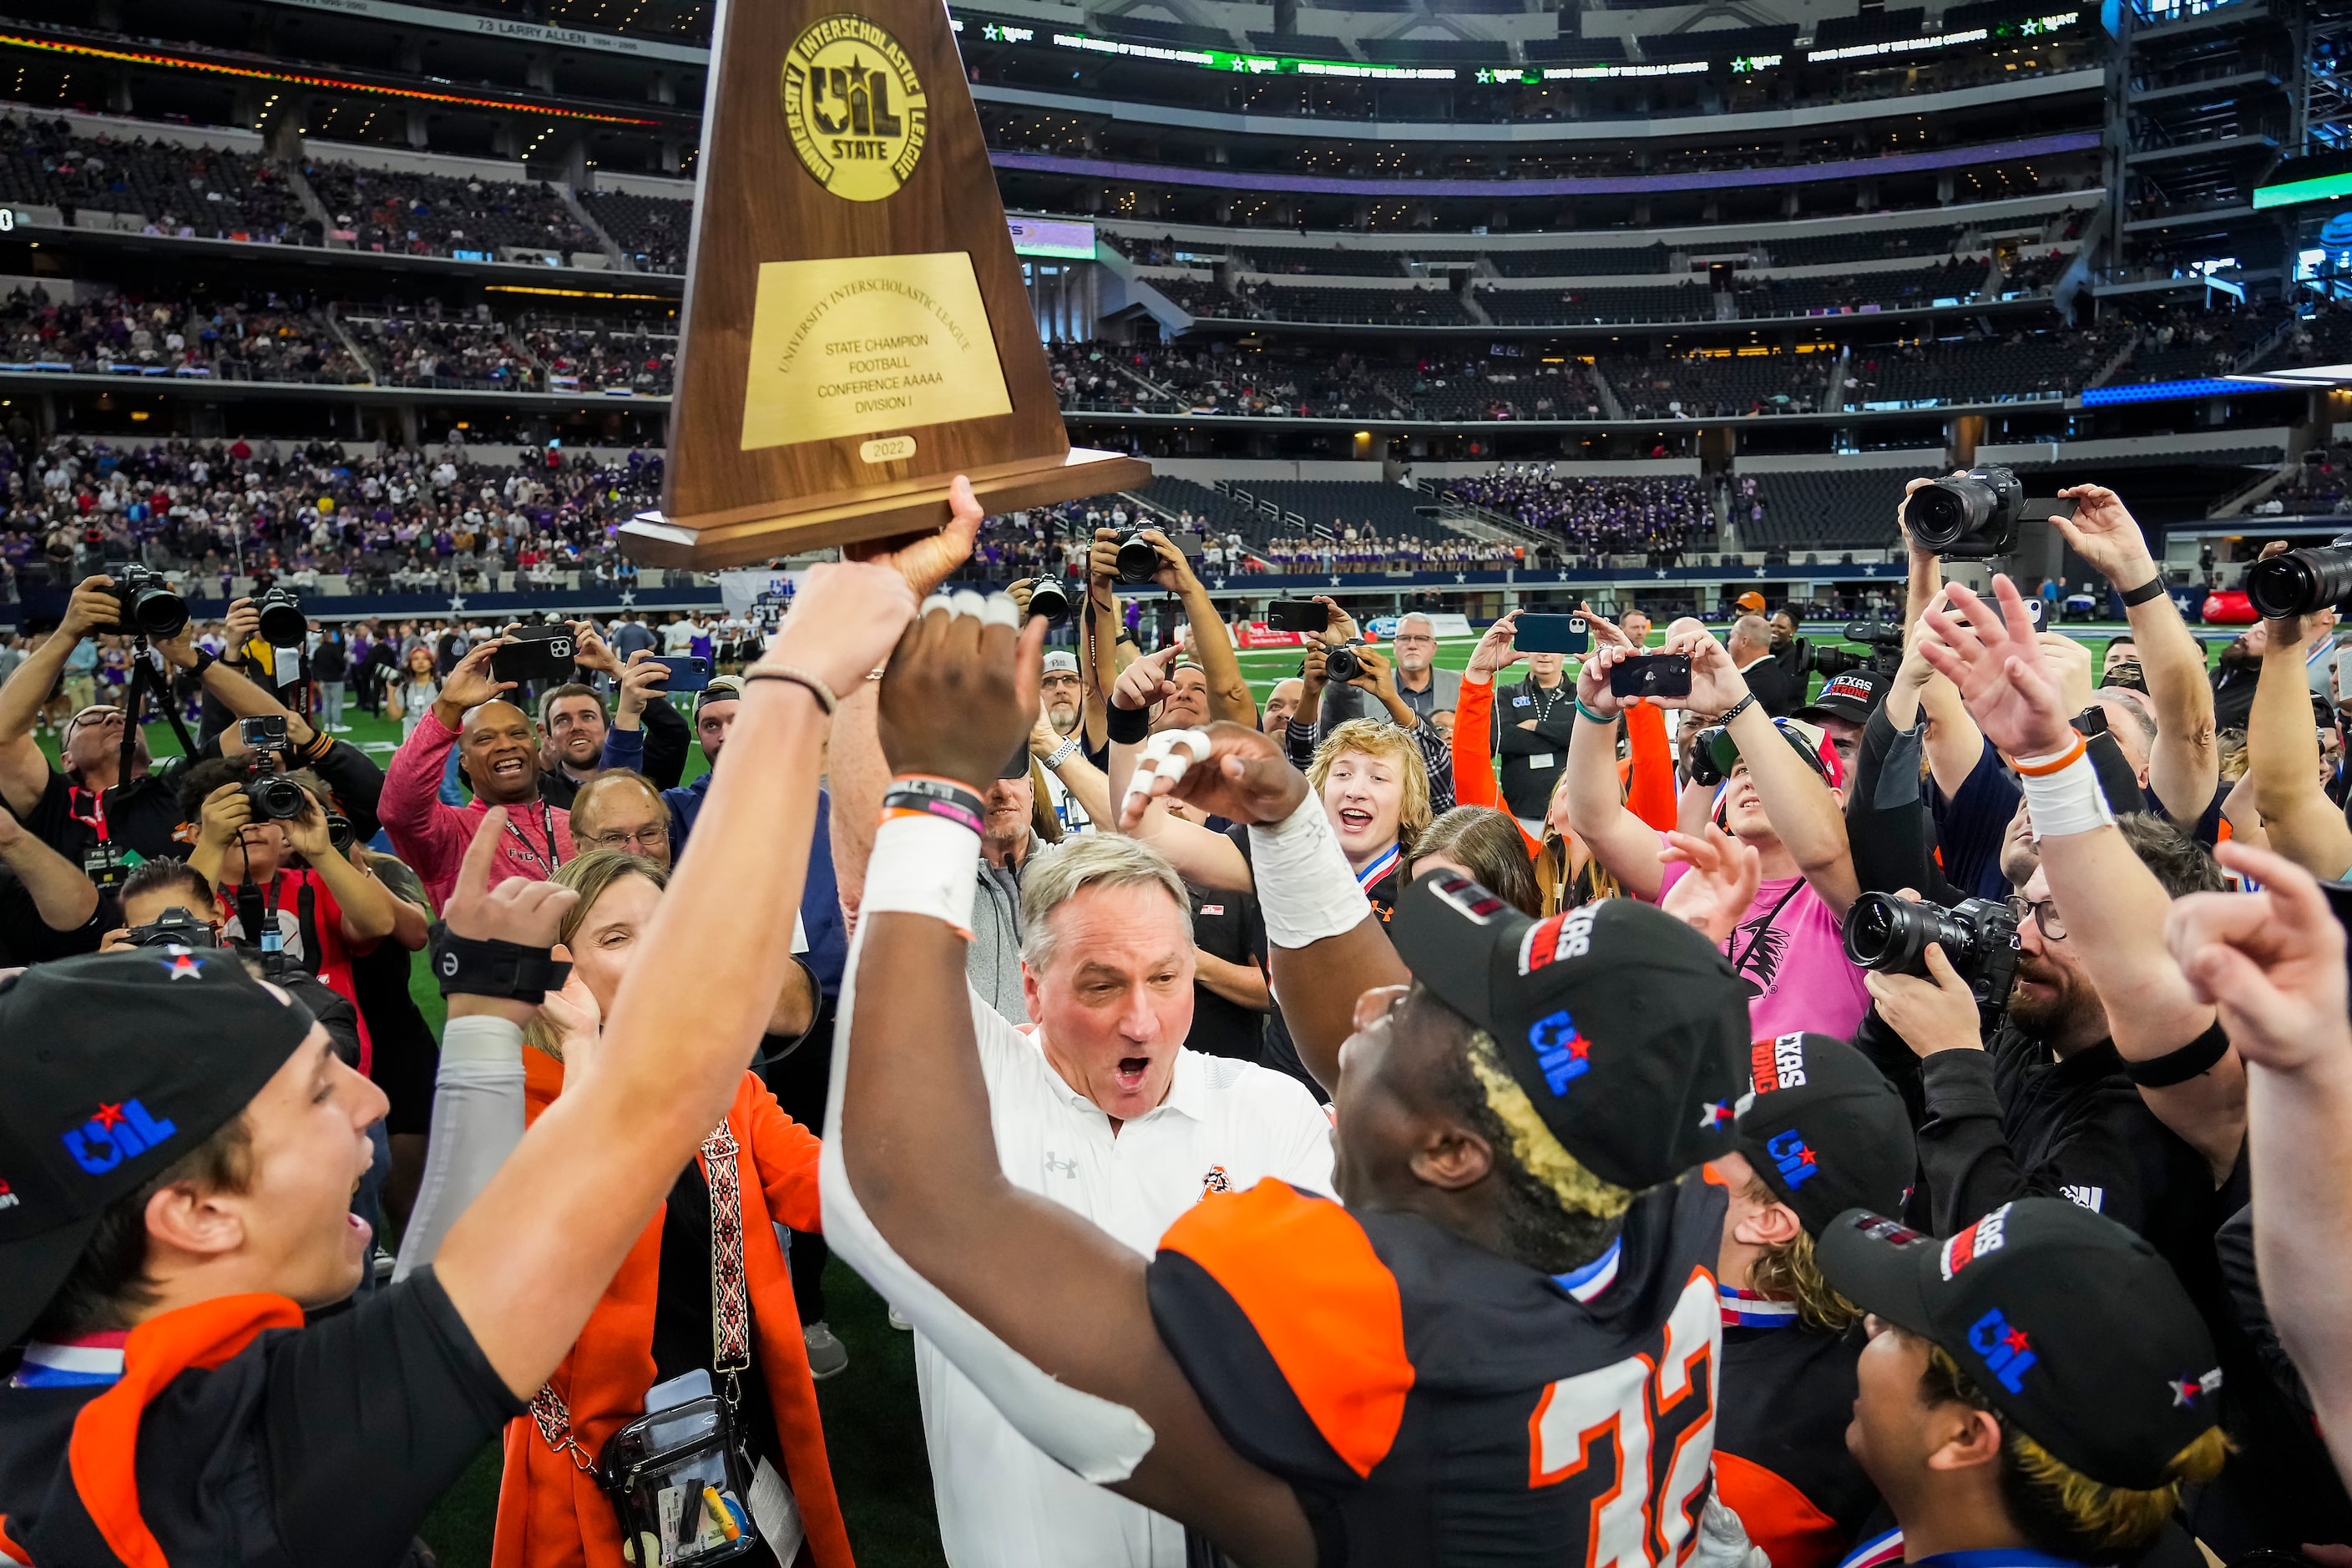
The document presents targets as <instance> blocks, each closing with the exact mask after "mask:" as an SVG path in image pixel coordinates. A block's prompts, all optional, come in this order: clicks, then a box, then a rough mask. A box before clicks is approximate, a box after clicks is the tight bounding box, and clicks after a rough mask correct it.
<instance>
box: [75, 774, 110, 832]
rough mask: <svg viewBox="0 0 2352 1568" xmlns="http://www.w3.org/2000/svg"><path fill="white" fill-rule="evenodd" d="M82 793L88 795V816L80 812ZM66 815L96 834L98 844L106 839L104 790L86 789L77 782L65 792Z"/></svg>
mask: <svg viewBox="0 0 2352 1568" xmlns="http://www.w3.org/2000/svg"><path fill="white" fill-rule="evenodd" d="M84 795H88V796H89V816H83V815H82V814H81V797H82V796H84ZM66 815H67V816H70V817H72V818H73V819H74V820H75V821H76V822H79V823H80V824H81V825H82V826H85V827H87V828H89V830H90V831H91V832H92V833H95V834H97V835H98V841H99V842H100V844H104V843H106V842H107V841H108V839H107V832H106V792H105V791H104V790H102V789H87V790H86V789H84V788H82V787H81V785H79V784H76V785H74V786H73V787H72V788H71V789H68V791H67V792H66Z"/></svg>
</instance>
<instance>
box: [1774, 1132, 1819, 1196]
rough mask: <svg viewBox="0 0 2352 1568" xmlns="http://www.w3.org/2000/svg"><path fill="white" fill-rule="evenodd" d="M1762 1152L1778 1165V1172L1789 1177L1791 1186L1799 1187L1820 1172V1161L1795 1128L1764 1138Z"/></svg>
mask: <svg viewBox="0 0 2352 1568" xmlns="http://www.w3.org/2000/svg"><path fill="white" fill-rule="evenodd" d="M1764 1152H1766V1153H1767V1154H1769V1155H1771V1156H1772V1163H1774V1164H1776V1165H1778V1166H1780V1174H1782V1175H1783V1176H1786V1177H1787V1178H1788V1179H1789V1185H1790V1186H1791V1187H1801V1186H1803V1185H1804V1184H1806V1183H1807V1182H1810V1181H1811V1180H1812V1179H1813V1178H1814V1177H1815V1176H1817V1175H1819V1174H1820V1173H1821V1169H1822V1167H1821V1162H1820V1160H1819V1159H1817V1158H1816V1157H1815V1156H1814V1154H1813V1152H1812V1150H1811V1149H1810V1148H1808V1147H1807V1146H1806V1144H1805V1140H1804V1135H1803V1134H1801V1133H1800V1132H1799V1131H1797V1130H1796V1129H1795V1128H1793V1127H1791V1128H1790V1129H1789V1130H1788V1131H1786V1132H1776V1133H1774V1134H1773V1135H1772V1136H1771V1137H1770V1138H1769V1139H1768V1140H1766V1142H1765V1144H1764Z"/></svg>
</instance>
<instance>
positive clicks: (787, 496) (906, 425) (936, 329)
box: [621, 0, 1151, 569]
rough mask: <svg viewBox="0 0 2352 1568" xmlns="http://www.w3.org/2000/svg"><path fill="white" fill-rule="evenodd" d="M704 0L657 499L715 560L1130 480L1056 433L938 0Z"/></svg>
mask: <svg viewBox="0 0 2352 1568" xmlns="http://www.w3.org/2000/svg"><path fill="white" fill-rule="evenodd" d="M841 4H842V0H767V3H763V4H756V5H755V4H749V3H746V0H721V5H720V6H719V16H718V17H717V20H716V24H715V30H714V35H713V45H714V48H713V63H712V68H711V71H710V88H709V100H708V101H707V103H706V105H705V108H704V113H703V122H702V123H703V131H702V151H701V153H700V155H699V156H698V159H697V161H696V179H695V204H694V236H693V241H692V246H691V249H690V251H689V253H688V261H687V288H686V303H685V308H684V311H683V317H682V324H681V326H680V329H679V352H678V363H677V392H676V395H675V397H674V399H673V401H672V403H671V407H670V436H669V462H668V466H667V470H666V478H667V488H666V489H665V491H664V493H663V497H662V503H663V504H662V510H660V511H659V512H646V513H642V514H640V515H639V516H637V517H636V518H635V519H633V520H632V521H630V522H629V523H628V524H627V525H626V526H625V527H624V528H623V529H622V531H621V537H622V541H623V542H624V545H625V548H626V549H627V551H628V552H629V553H630V554H631V555H634V556H635V557H636V558H637V559H639V560H641V561H646V562H650V563H654V564H656V565H661V566H684V567H693V568H698V569H710V568H715V567H719V566H728V565H737V564H741V563H748V562H755V561H765V560H768V559H770V558H772V557H774V556H778V555H783V554H789V553H792V552H797V551H803V550H812V549H817V548H821V547H823V546H825V545H831V544H844V543H850V542H856V541H860V540H868V539H879V538H886V537H889V536H893V535H899V534H906V533H912V532H920V531H928V530H929V529H933V528H936V527H938V526H939V525H940V524H941V523H944V522H945V521H947V519H948V506H947V489H948V483H949V481H950V479H952V478H953V477H954V476H955V475H957V474H966V475H969V476H970V477H971V481H972V488H973V489H974V490H975V491H976V492H977V494H978V495H979V498H980V502H981V505H982V507H983V508H985V509H986V510H989V511H990V512H992V513H994V512H1004V511H1012V510H1018V509H1020V508H1023V507H1030V506H1043V505H1046V504H1048V503H1050V502H1053V501H1057V500H1076V499H1077V498H1079V497H1082V496H1090V495H1099V494H1102V493H1103V492H1105V491H1107V490H1115V489H1128V488H1131V487H1133V486H1136V485H1139V484H1142V483H1145V482H1147V481H1148V480H1149V479H1150V472H1151V471H1150V468H1149V467H1148V466H1147V465H1145V464H1144V463H1143V462H1141V461H1140V460H1139V459H1136V458H1128V457H1124V456H1120V455H1118V454H1115V453H1109V452H1093V451H1087V450H1083V449H1074V448H1073V447H1071V446H1070V443H1069V437H1067V435H1066V433H1065V432H1064V430H1063V428H1062V416H1061V410H1060V408H1059V406H1058V405H1056V403H1055V397H1054V388H1053V382H1052V379H1051V377H1050V375H1049V374H1048V372H1047V368H1046V363H1045V349H1044V346H1043V345H1042V344H1040V343H1039V342H1038V340H1037V332H1036V329H1035V326H1034V322H1033V319H1032V316H1031V312H1030V309H1029V300H1028V295H1027V291H1026V290H1025V289H1024V287H1023V284H1022V278H1021V264H1020V261H1019V259H1018V258H1016V257H1015V256H1014V255H1013V242H1012V238H1011V236H1010V235H1009V233H1008V232H1007V229H1006V227H1005V222H1004V209H1003V205H1002V203H1001V202H1000V201H999V199H998V197H997V192H996V180H995V175H994V174H993V173H992V171H991V169H990V167H989V163H988V150H987V148H986V146H985V145H984V144H983V142H982V140H981V132H980V121H979V117H978V116H977V115H976V114H975V113H974V112H973V110H972V106H971V93H970V91H969V90H968V89H967V88H966V85H965V81H964V75H963V67H962V61H961V58H960V57H959V56H958V54H957V51H956V44H955V34H954V32H953V31H952V30H951V28H950V26H949V23H948V16H947V12H946V10H945V8H944V7H942V6H940V5H938V4H937V3H936V0H931V3H929V4H924V3H921V0H856V8H855V9H847V10H845V9H841V8H840V5H841Z"/></svg>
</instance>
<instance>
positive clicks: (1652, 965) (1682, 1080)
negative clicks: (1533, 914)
mask: <svg viewBox="0 0 2352 1568" xmlns="http://www.w3.org/2000/svg"><path fill="white" fill-rule="evenodd" d="M1389 929H1390V934H1391V936H1392V937H1393V938H1394V940H1395V942H1396V949H1397V952H1398V953H1399V955H1400V956H1402V958H1403V960H1404V962H1405V967H1407V968H1408V969H1410V970H1412V975H1413V978H1414V979H1415V980H1418V981H1419V982H1421V984H1423V985H1425V986H1427V987H1428V988H1429V990H1430V991H1431V992H1432V993H1433V994H1435V995H1436V997H1437V998H1438V1000H1439V1001H1441V1002H1444V1004H1445V1005H1447V1006H1449V1007H1451V1008H1453V1009H1454V1011H1455V1012H1457V1013H1459V1014H1461V1015H1462V1016H1464V1017H1465V1018H1468V1019H1469V1020H1470V1021H1471V1022H1472V1023H1473V1024H1475V1025H1477V1026H1479V1027H1480V1028H1482V1029H1484V1030H1486V1032H1487V1033H1488V1034H1489V1035H1491V1036H1493V1037H1494V1039H1495V1044H1496V1047H1498V1048H1499V1049H1500V1051H1501V1053H1502V1057H1503V1060H1504V1061H1505V1062H1506V1063H1507V1065H1508V1066H1509V1068H1510V1069H1511V1076H1512V1078H1514V1079H1517V1082H1518V1084H1519V1087H1520V1088H1522V1089H1525V1090H1527V1095H1528V1100H1531V1101H1533V1102H1534V1105H1535V1108H1536V1112H1537V1114H1538V1115H1539V1116H1541V1117H1542V1118H1543V1121H1544V1125H1545V1126H1546V1127H1548V1128H1549V1129H1550V1130H1551V1133H1552V1136H1554V1137H1555V1138H1558V1139H1559V1141H1560V1143H1561V1146H1562V1147H1564V1148H1566V1149H1567V1150H1568V1152H1570V1154H1573V1155H1574V1156H1576V1158H1577V1160H1578V1161H1579V1162H1580V1163H1582V1164H1583V1165H1584V1167H1585V1168H1586V1169H1587V1170H1590V1171H1591V1172H1592V1173H1593V1174H1595V1175H1597V1176H1599V1177H1601V1179H1602V1180H1603V1181H1606V1182H1612V1183H1614V1184H1617V1185H1618V1186H1621V1187H1633V1188H1635V1189H1640V1188H1643V1187H1651V1186H1655V1185H1656V1184H1659V1183H1660V1182H1665V1181H1671V1180H1673V1179H1674V1178H1675V1176H1678V1175H1680V1174H1681V1173H1683V1172H1685V1171H1687V1170H1689V1169H1690V1168H1691V1167H1693V1166H1695V1165H1699V1164H1703V1163H1706V1161H1708V1160H1711V1159H1714V1158H1715V1157H1716V1156H1717V1155H1718V1154H1720V1153H1722V1152H1725V1151H1726V1150H1727V1149H1729V1148H1730V1147H1731V1146H1732V1144H1731V1131H1732V1119H1733V1114H1734V1112H1733V1110H1732V1104H1733V1101H1735V1100H1738V1097H1739V1095H1740V1092H1741V1091H1742V1090H1743V1089H1745V1088H1746V1087H1747V1079H1748V1064H1747V1044H1748V995H1749V988H1748V984H1747V983H1746V982H1745V981H1743V980H1741V979H1740V978H1739V976H1738V974H1737V973H1734V972H1733V971H1732V967H1731V965H1730V963H1729V962H1728V961H1727V960H1726V959H1725V958H1724V956H1723V954H1722V953H1720V952H1717V951H1716V947H1715V944H1714V943H1713V942H1708V941H1707V940H1706V937H1705V936H1703V935H1701V934H1700V933H1699V932H1698V931H1696V930H1694V929H1693V928H1691V927H1690V926H1688V925H1685V923H1683V922H1682V921H1678V920H1676V919H1675V918H1674V917H1673V916H1672V915H1669V914H1667V913H1665V912H1664V910H1659V909H1658V908H1656V907H1655V906H1654V905H1651V904H1645V903H1643V902H1641V901H1639V900H1634V899H1603V900H1601V901H1600V902H1598V903H1592V904H1587V905H1585V906H1583V907H1582V908H1581V909H1575V910H1566V911H1564V912H1563V913H1560V914H1557V915H1553V916H1550V917H1549V918H1548V919H1545V920H1540V921H1536V920H1529V919H1528V917H1527V916H1526V915H1524V914H1521V913H1520V912H1519V911H1518V910H1516V909H1514V908H1513V907H1512V906H1511V905H1509V904H1507V903H1506V902H1504V901H1503V900H1501V899H1499V898H1496V896H1495V895H1494V894H1493V893H1491V892H1489V891H1488V890H1487V889H1486V888H1484V887H1482V886H1480V885H1479V884H1478V883H1477V882H1475V881H1473V880H1472V879H1469V878H1468V877H1465V876H1464V875H1462V874H1461V873H1460V872H1459V871H1453V870H1444V869H1440V870H1435V871H1432V872H1430V873H1428V874H1427V875H1426V876H1423V877H1422V878H1420V879H1417V880H1416V881H1415V882H1414V883H1413V884H1412V887H1410V888H1408V889H1405V891H1404V895H1403V897H1402V898H1400V899H1399V900H1397V905H1396V914H1395V918H1394V919H1393V920H1392V921H1391V924H1390V928H1389Z"/></svg>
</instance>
